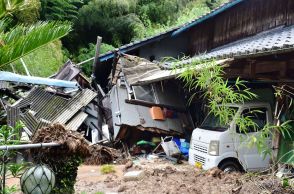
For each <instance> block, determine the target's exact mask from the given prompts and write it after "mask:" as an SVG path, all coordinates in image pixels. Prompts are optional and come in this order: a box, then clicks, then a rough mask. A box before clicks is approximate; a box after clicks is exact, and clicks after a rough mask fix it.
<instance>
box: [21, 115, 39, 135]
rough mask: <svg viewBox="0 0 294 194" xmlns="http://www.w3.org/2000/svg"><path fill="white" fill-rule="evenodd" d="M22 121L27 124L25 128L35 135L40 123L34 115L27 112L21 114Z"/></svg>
mask: <svg viewBox="0 0 294 194" xmlns="http://www.w3.org/2000/svg"><path fill="white" fill-rule="evenodd" d="M20 120H21V121H22V122H23V123H24V124H25V126H26V127H27V128H28V129H29V130H30V132H31V133H32V134H34V132H35V130H36V128H37V126H38V124H39V121H38V120H37V119H36V118H35V117H34V116H33V115H32V113H31V112H29V111H26V112H25V113H23V114H20Z"/></svg>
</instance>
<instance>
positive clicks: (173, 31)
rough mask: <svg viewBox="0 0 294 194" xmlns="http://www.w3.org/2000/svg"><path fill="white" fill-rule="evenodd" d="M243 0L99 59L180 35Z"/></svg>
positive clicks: (132, 43)
mask: <svg viewBox="0 0 294 194" xmlns="http://www.w3.org/2000/svg"><path fill="white" fill-rule="evenodd" d="M242 1H245V0H231V1H229V2H228V3H225V4H223V5H221V6H219V7H217V8H215V9H214V10H212V11H211V12H209V13H207V14H204V15H202V16H200V17H198V18H196V19H195V20H192V21H191V22H188V23H186V24H183V25H180V26H178V27H174V28H172V29H170V30H167V31H165V32H162V33H160V34H157V35H155V36H151V37H148V38H145V39H142V40H139V41H135V42H131V43H129V44H126V45H123V46H121V47H119V48H117V49H115V50H112V51H109V52H107V53H105V54H102V55H100V56H99V59H100V61H101V62H103V61H106V60H108V59H111V58H113V56H114V52H115V51H119V52H121V53H126V52H128V51H131V50H134V49H137V48H139V47H141V46H144V45H146V44H149V43H151V42H155V41H158V40H161V39H163V38H165V37H168V36H175V35H178V34H180V33H182V32H184V31H186V30H187V29H189V28H191V27H194V26H195V25H197V24H199V23H202V22H204V21H206V20H207V19H209V18H212V17H214V16H216V15H218V14H220V13H222V12H223V11H225V10H227V9H229V8H231V7H233V6H235V5H236V4H238V3H240V2H242Z"/></svg>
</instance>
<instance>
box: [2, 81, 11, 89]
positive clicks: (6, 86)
mask: <svg viewBox="0 0 294 194" xmlns="http://www.w3.org/2000/svg"><path fill="white" fill-rule="evenodd" d="M5 88H9V83H8V82H6V81H0V89H5Z"/></svg>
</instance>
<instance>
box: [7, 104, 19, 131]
mask: <svg viewBox="0 0 294 194" xmlns="http://www.w3.org/2000/svg"><path fill="white" fill-rule="evenodd" d="M19 114H20V111H19V108H15V107H11V106H8V107H7V124H8V125H9V126H12V127H15V125H16V122H17V121H19V116H20V115H19Z"/></svg>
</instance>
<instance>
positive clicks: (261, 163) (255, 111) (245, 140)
mask: <svg viewBox="0 0 294 194" xmlns="http://www.w3.org/2000/svg"><path fill="white" fill-rule="evenodd" d="M241 116H243V117H248V118H250V119H251V120H252V121H253V122H254V123H256V127H247V130H246V133H245V132H244V131H241V130H240V128H239V126H236V132H237V134H238V135H237V136H239V137H238V140H237V141H236V142H235V143H236V144H238V145H236V148H237V150H238V157H239V160H240V161H241V162H242V165H243V168H244V169H245V170H253V171H254V170H259V169H262V168H267V167H268V165H269V159H270V156H269V155H267V156H266V157H265V158H264V155H262V154H259V153H258V150H257V147H256V145H251V146H249V142H250V139H251V138H252V136H256V137H257V136H258V135H259V134H260V131H261V130H262V129H263V128H264V126H265V125H266V124H267V123H268V122H269V111H268V109H267V108H246V109H244V110H243V111H242V113H241ZM266 141H267V144H268V146H269V145H270V137H267V140H266Z"/></svg>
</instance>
